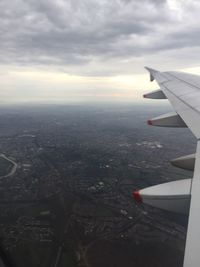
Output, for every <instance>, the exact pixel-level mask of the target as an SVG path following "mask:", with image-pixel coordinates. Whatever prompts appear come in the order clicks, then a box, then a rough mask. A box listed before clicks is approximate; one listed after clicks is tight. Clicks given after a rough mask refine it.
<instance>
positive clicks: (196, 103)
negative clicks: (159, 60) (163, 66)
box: [136, 68, 200, 267]
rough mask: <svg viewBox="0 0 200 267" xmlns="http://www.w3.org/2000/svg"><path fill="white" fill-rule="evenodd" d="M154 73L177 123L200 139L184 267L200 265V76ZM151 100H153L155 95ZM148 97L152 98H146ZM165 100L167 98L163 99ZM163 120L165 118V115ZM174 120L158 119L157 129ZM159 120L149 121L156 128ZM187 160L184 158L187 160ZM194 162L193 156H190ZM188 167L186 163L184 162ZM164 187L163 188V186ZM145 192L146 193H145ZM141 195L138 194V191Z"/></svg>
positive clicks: (191, 188) (152, 75) (191, 187)
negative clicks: (182, 122) (182, 124)
mask: <svg viewBox="0 0 200 267" xmlns="http://www.w3.org/2000/svg"><path fill="white" fill-rule="evenodd" d="M146 69H147V70H148V71H149V72H150V78H151V81H152V80H154V79H155V80H156V81H157V83H158V84H159V86H160V89H161V92H163V96H166V97H167V98H168V99H169V101H170V102H171V104H172V106H173V108H174V110H175V111H176V113H177V116H178V117H176V124H177V127H179V126H180V127H181V124H180V123H179V120H180V119H182V121H184V123H185V124H186V125H187V126H188V128H189V129H190V130H191V131H192V133H193V134H194V136H195V137H196V138H197V151H196V159H195V166H194V176H193V179H192V182H191V186H190V196H191V200H190V212H189V224H188V232H187V240H186V248H185V258H184V267H199V266H200V76H197V75H191V74H186V73H181V72H159V71H156V70H153V69H150V68H146ZM149 95H150V98H151V94H149ZM156 95H159V97H158V98H161V97H162V94H160V93H158V92H156V93H155V92H153V96H154V97H152V98H156ZM145 97H148V95H145ZM163 98H164V97H163ZM161 117H162V116H161ZM174 121H175V120H174V117H173V118H172V116H171V117H170V116H165V121H164V120H162V121H161V122H160V121H159V120H158V119H157V121H156V123H157V125H156V126H163V123H164V124H166V126H167V125H172V124H173V123H174ZM153 123H155V120H152V121H149V124H151V125H153ZM185 159H186V160H187V157H184V160H185ZM190 160H191V156H190ZM182 163H183V164H184V161H182ZM161 186H162V185H161ZM141 191H142V190H141ZM138 192H139V191H138ZM136 194H137V192H136Z"/></svg>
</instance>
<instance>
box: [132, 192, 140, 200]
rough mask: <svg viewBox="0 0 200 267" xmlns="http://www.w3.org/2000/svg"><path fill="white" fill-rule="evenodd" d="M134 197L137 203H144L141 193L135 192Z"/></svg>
mask: <svg viewBox="0 0 200 267" xmlns="http://www.w3.org/2000/svg"><path fill="white" fill-rule="evenodd" d="M133 197H134V199H135V200H136V201H137V202H142V197H141V195H140V191H134V192H133Z"/></svg>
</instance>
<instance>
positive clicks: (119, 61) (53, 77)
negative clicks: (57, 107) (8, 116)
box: [0, 0, 200, 103]
mask: <svg viewBox="0 0 200 267" xmlns="http://www.w3.org/2000/svg"><path fill="white" fill-rule="evenodd" d="M199 25H200V1H198V0H177V1H176V0H12V1H8V0H0V75H1V80H0V102H1V103H7V102H13V101H14V102H30V101H34V102H35V101H36V102H56V103H57V102H80V101H81V102H88V101H89V102H90V101H92V102H93V101H106V100H107V101H111V100H113V101H140V100H141V95H142V94H143V93H144V91H148V90H149V89H150V88H156V84H154V83H153V84H150V83H149V77H148V74H147V73H146V71H145V70H144V68H143V67H144V66H146V65H147V66H150V67H153V68H157V69H159V70H184V71H191V72H194V73H200V26H199Z"/></svg>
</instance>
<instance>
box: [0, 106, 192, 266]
mask: <svg viewBox="0 0 200 267" xmlns="http://www.w3.org/2000/svg"><path fill="white" fill-rule="evenodd" d="M170 109H171V108H170V107H169V106H167V105H164V106H162V105H157V106H152V105H150V104H146V105H139V104H112V105H109V104H104V105H103V104H102V105H100V104H98V105H95V104H93V105H83V104H82V105H38V106H28V105H27V106H26V105H24V106H13V107H10V106H2V107H1V108H0V114H1V115H0V128H1V131H0V240H1V246H2V247H3V248H4V250H5V251H6V253H8V255H9V257H10V259H11V260H12V262H13V263H14V264H15V266H19V267H26V266H30V267H32V266H38V267H40V266H41V267H64V266H70V267H71V266H72V267H73V266H74V267H76V266H79V267H80V266H81V267H93V266H94V267H100V266H106V267H107V266H108V267H114V266H115V267H118V266H127V267H129V266H139V267H144V266H149V267H151V266H152V267H156V266H171V267H173V266H174V267H179V266H182V262H183V255H184V246H185V236H186V229H187V217H186V216H182V215H175V214H173V213H169V212H164V211H161V210H159V209H155V208H151V207H149V206H146V205H143V204H138V203H136V202H135V201H134V199H133V197H132V192H133V191H134V190H137V189H138V188H143V187H146V186H150V185H154V184H157V183H162V182H166V181H173V180H177V179H182V178H188V177H191V176H192V173H190V172H187V171H183V170H180V169H178V168H175V167H172V166H171V165H170V163H169V160H170V159H173V158H175V157H177V156H182V155H186V154H189V153H194V151H195V146H196V142H195V139H194V138H193V136H192V134H191V133H190V131H189V130H188V129H172V128H167V129H166V128H164V129H163V128H157V127H150V126H148V125H146V120H147V119H149V118H151V117H154V116H157V115H160V114H162V113H165V112H167V111H169V110H170ZM144 253H145V254H144ZM144 255H145V257H144Z"/></svg>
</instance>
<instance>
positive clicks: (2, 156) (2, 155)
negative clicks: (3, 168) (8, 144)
mask: <svg viewBox="0 0 200 267" xmlns="http://www.w3.org/2000/svg"><path fill="white" fill-rule="evenodd" d="M0 157H1V158H4V159H5V160H7V161H9V162H11V163H12V164H13V167H12V169H11V170H10V172H9V173H8V174H6V175H3V176H0V179H2V178H7V177H9V176H11V175H13V174H14V173H15V172H16V170H17V167H18V165H17V163H16V162H14V161H13V160H12V159H9V158H8V157H7V156H6V155H4V154H0Z"/></svg>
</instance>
